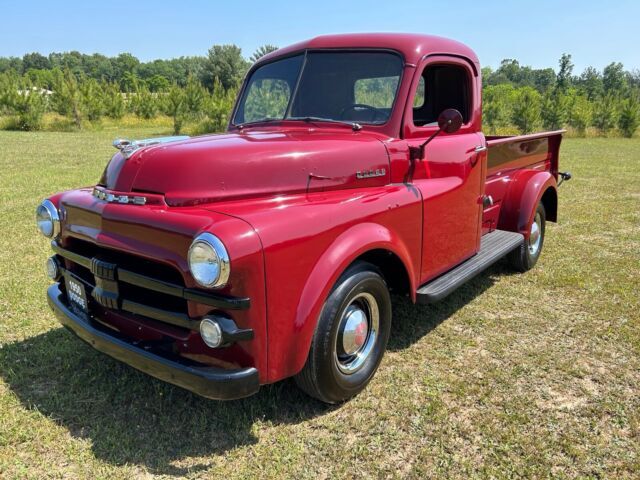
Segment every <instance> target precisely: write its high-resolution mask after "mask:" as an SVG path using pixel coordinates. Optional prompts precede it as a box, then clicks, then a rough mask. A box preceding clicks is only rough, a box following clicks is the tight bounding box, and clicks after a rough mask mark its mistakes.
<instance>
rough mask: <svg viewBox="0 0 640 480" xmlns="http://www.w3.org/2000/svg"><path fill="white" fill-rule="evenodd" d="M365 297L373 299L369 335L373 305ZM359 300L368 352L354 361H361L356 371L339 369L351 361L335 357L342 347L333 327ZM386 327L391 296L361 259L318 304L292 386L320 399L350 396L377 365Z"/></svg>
mask: <svg viewBox="0 0 640 480" xmlns="http://www.w3.org/2000/svg"><path fill="white" fill-rule="evenodd" d="M371 299H375V303H376V304H377V312H378V314H379V315H378V319H379V321H378V323H377V325H378V326H377V333H376V334H374V335H373V337H372V336H371V335H372V334H371V332H372V331H376V329H375V328H374V327H372V324H373V323H372V322H374V320H372V317H375V315H374V314H372V313H371V310H373V311H375V308H376V307H372V304H371V303H370V302H371V301H372V300H371ZM361 301H363V302H364V303H366V304H367V305H368V307H366V305H365V306H363V307H362V309H363V310H362V311H364V309H365V308H369V316H368V317H367V324H368V325H369V327H368V330H367V336H366V341H365V343H364V344H363V346H362V347H361V349H362V350H361V351H364V350H367V349H366V348H365V347H367V346H369V347H370V348H369V349H368V351H369V353H368V355H366V356H364V357H363V358H364V359H363V360H358V362H362V363H361V366H360V367H359V368H358V370H357V371H354V372H350V373H345V372H344V369H345V368H350V365H353V364H354V363H356V362H355V361H352V362H351V363H349V362H348V360H349V359H350V358H352V357H349V356H348V355H347V354H344V353H342V355H343V357H342V358H346V360H342V359H341V357H340V355H341V354H340V349H341V348H342V347H341V346H339V345H338V339H339V338H340V339H341V340H342V338H341V332H340V331H339V329H340V327H341V326H342V324H343V323H345V320H344V318H347V315H346V314H347V313H348V310H347V309H354V308H356V309H357V308H359V307H357V306H354V305H356V304H358V302H361ZM390 330H391V298H390V296H389V289H388V288H387V284H386V282H385V281H384V278H383V277H382V275H381V274H380V272H379V271H378V269H376V267H374V266H373V265H371V264H368V263H365V262H358V263H355V264H354V265H352V266H351V267H349V269H347V270H346V271H345V273H344V274H343V275H342V276H341V277H340V278H339V279H338V281H337V282H336V285H335V286H334V288H333V290H332V291H331V293H330V294H329V297H328V298H327V300H326V302H325V304H324V307H323V309H322V312H321V313H320V318H319V320H318V324H317V326H316V330H315V332H314V335H313V339H312V341H311V348H310V349H309V356H308V357H307V362H306V363H305V365H304V367H303V368H302V370H301V371H300V373H298V374H297V375H296V376H295V380H296V383H297V385H298V387H300V388H301V389H302V390H303V391H304V392H305V393H307V394H308V395H310V396H312V397H315V398H317V399H318V400H320V401H322V402H325V403H338V402H343V401H345V400H348V399H350V398H352V397H354V396H355V395H357V394H358V393H360V392H361V391H362V390H363V389H364V388H365V387H366V386H367V384H368V383H369V381H370V380H371V378H372V377H373V375H374V374H375V372H376V370H377V369H378V366H379V365H380V361H381V360H382V356H383V355H384V351H385V349H386V346H387V341H388V339H389V332H390ZM360 338H362V337H360ZM342 345H344V343H342ZM355 356H357V354H356V355H355ZM355 356H354V357H353V358H355Z"/></svg>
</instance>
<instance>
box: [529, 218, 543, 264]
mask: <svg viewBox="0 0 640 480" xmlns="http://www.w3.org/2000/svg"><path fill="white" fill-rule="evenodd" d="M541 241H542V218H541V217H540V214H539V213H536V218H534V219H533V223H532V224H531V232H529V253H530V254H531V255H536V254H537V253H538V250H540V242H541Z"/></svg>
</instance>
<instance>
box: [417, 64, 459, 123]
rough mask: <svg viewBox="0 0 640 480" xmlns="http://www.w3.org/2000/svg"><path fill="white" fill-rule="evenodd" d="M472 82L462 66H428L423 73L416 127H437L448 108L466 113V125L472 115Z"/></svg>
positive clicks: (419, 89) (418, 92)
mask: <svg viewBox="0 0 640 480" xmlns="http://www.w3.org/2000/svg"><path fill="white" fill-rule="evenodd" d="M470 85H471V79H470V78H469V74H468V72H467V70H466V69H465V68H463V67H461V66H458V65H447V64H434V65H428V66H427V67H426V68H425V69H424V70H423V71H422V76H421V78H420V83H419V84H418V89H417V91H416V96H415V100H414V102H413V124H414V125H416V126H418V127H425V126H433V125H436V124H437V121H438V115H440V113H442V111H443V110H446V109H447V108H455V109H456V110H458V111H459V112H460V113H461V114H462V118H463V120H464V123H467V122H468V121H469V117H470V113H471V106H470V102H471V95H470Z"/></svg>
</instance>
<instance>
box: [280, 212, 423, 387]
mask: <svg viewBox="0 0 640 480" xmlns="http://www.w3.org/2000/svg"><path fill="white" fill-rule="evenodd" d="M378 249H382V250H387V251H389V252H391V253H393V254H394V255H396V256H397V257H398V258H399V259H400V260H401V262H402V263H403V265H404V267H405V270H406V272H407V276H408V278H409V283H410V287H411V288H410V291H411V293H412V295H413V296H415V291H416V285H415V278H416V277H415V269H414V267H413V262H412V260H411V255H410V252H409V249H408V248H407V245H406V244H405V243H404V241H403V240H402V239H401V238H400V237H399V236H398V235H396V234H395V233H394V232H393V231H391V230H389V229H388V228H386V227H384V226H382V225H379V224H375V223H361V224H358V225H354V226H353V227H351V228H349V229H348V230H345V231H344V232H342V233H341V234H340V235H339V236H338V237H337V238H336V239H335V240H334V241H333V242H332V243H331V245H330V246H329V248H327V249H326V251H325V252H324V253H323V254H322V255H321V256H320V258H319V259H318V261H317V262H316V264H315V266H314V268H313V270H312V272H311V275H309V277H308V279H307V281H306V283H305V285H304V288H303V290H302V295H301V296H300V300H299V301H298V305H297V308H296V313H295V320H294V325H293V337H294V338H292V340H293V342H292V345H296V348H292V349H289V350H288V358H286V359H284V362H283V365H287V366H288V368H289V369H290V371H289V372H288V375H294V374H296V373H298V372H299V371H300V370H301V369H302V367H303V366H304V364H305V362H306V360H307V355H308V353H309V348H310V346H311V339H312V337H313V333H314V332H315V328H316V324H317V321H318V318H319V316H320V312H321V311H322V307H323V305H324V301H325V299H326V298H327V296H328V295H329V293H330V292H331V289H332V288H333V286H334V284H335V282H336V281H337V280H338V278H339V277H340V275H341V274H342V273H343V272H344V271H345V270H346V269H347V267H348V266H349V265H351V263H353V262H354V261H355V260H356V259H357V258H358V257H360V256H361V255H363V254H364V253H366V252H368V251H371V250H378ZM414 300H415V298H414Z"/></svg>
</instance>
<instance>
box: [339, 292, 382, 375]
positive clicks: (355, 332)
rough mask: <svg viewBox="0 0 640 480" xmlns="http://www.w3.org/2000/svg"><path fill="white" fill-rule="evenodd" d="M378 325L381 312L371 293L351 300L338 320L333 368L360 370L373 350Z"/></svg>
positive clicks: (350, 372) (346, 371)
mask: <svg viewBox="0 0 640 480" xmlns="http://www.w3.org/2000/svg"><path fill="white" fill-rule="evenodd" d="M379 324H380V311H379V309H378V303H377V302H376V299H375V298H374V297H373V295H371V294H370V293H360V294H358V295H357V296H355V297H354V298H353V300H351V303H350V304H349V305H348V306H347V308H345V310H344V311H343V313H342V317H341V318H340V325H339V327H338V338H337V339H336V343H337V344H336V364H337V366H338V368H339V369H340V371H341V372H343V373H346V374H352V373H355V372H357V371H358V370H360V368H362V366H363V365H364V363H365V361H366V360H367V358H368V357H369V354H370V353H371V351H372V350H373V347H374V345H375V343H376V338H377V335H378V327H379Z"/></svg>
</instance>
